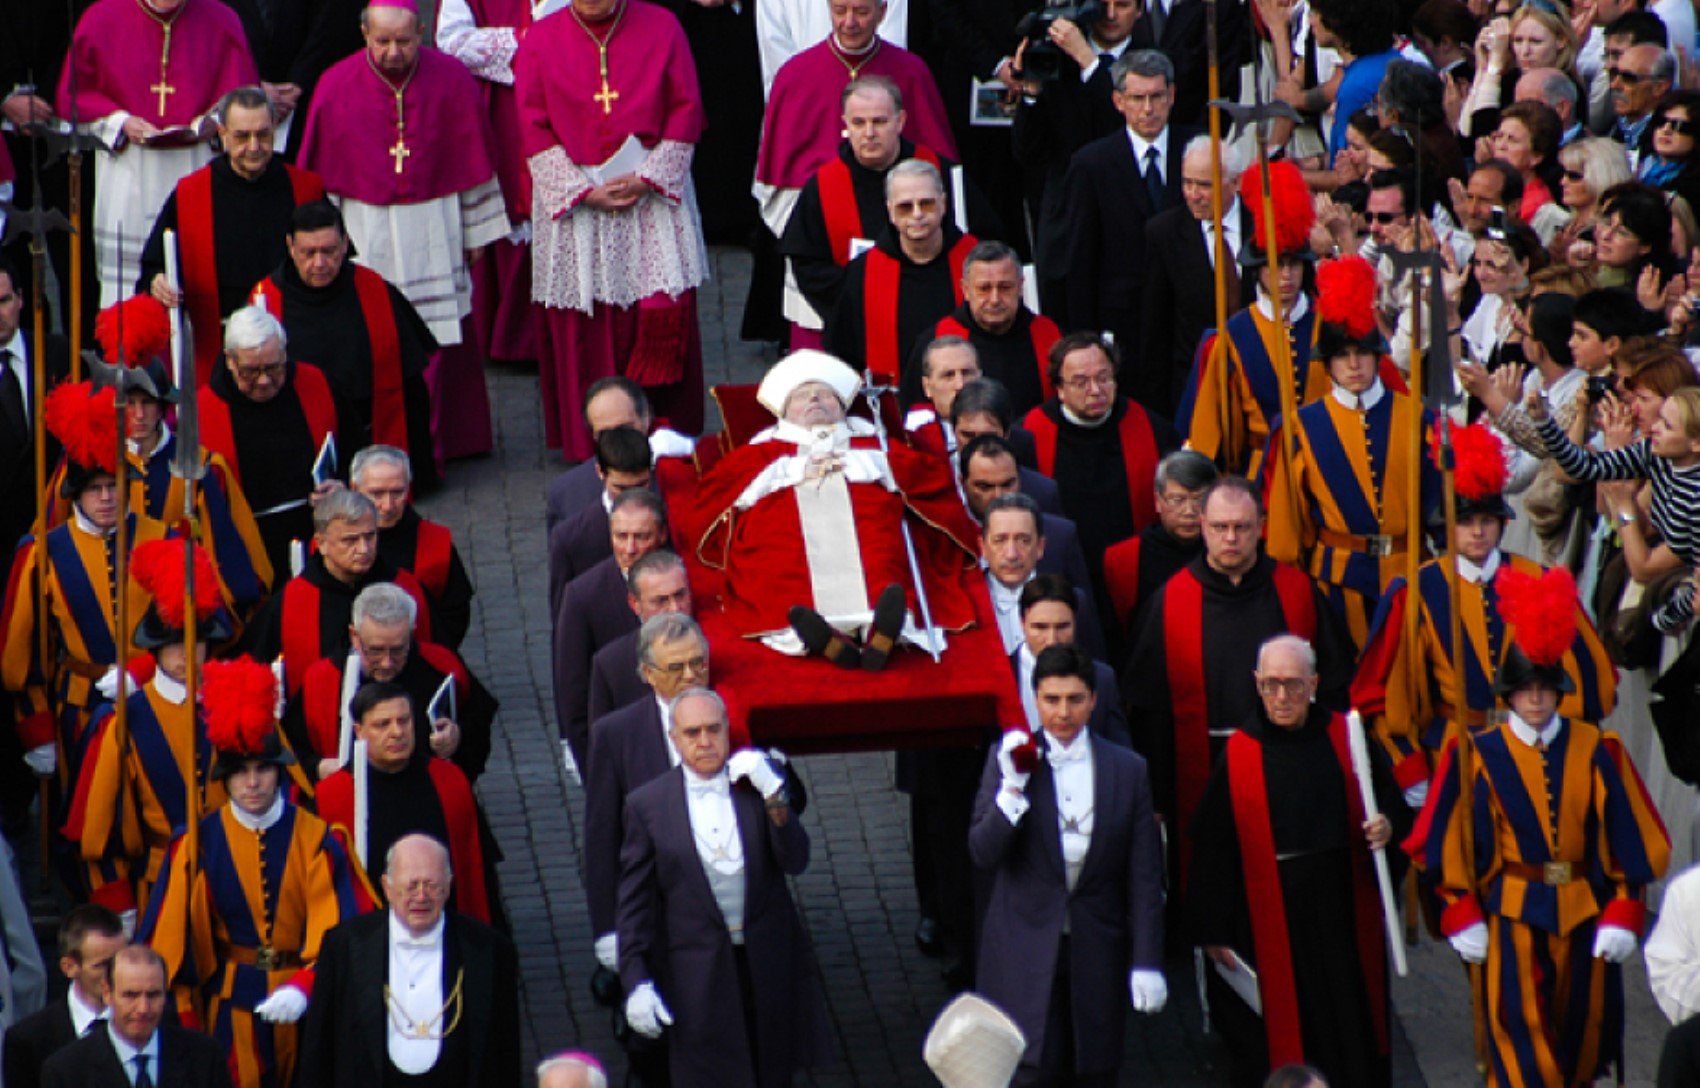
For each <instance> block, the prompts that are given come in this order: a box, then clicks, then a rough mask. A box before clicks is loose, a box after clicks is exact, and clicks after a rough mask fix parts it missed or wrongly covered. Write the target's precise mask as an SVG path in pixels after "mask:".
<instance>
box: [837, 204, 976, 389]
mask: <svg viewBox="0 0 1700 1088" xmlns="http://www.w3.org/2000/svg"><path fill="white" fill-rule="evenodd" d="M974 245H975V239H974V236H973V235H965V234H961V233H959V232H958V231H957V230H956V228H955V227H954V226H953V225H951V224H950V223H948V222H947V223H946V224H945V225H944V249H943V250H942V251H940V253H939V255H938V256H936V257H934V258H933V259H932V260H930V261H928V262H927V263H926V264H916V263H915V262H914V261H911V260H910V259H909V258H908V257H907V256H905V255H904V253H903V249H902V247H901V246H900V245H898V242H897V234H896V232H895V231H893V230H892V228H891V227H890V225H889V224H888V225H887V226H886V227H885V229H884V230H883V231H881V233H880V235H879V237H878V238H877V239H875V242H874V248H873V249H870V250H869V251H868V252H866V253H864V254H862V255H861V256H860V257H857V258H856V259H855V260H854V261H851V262H850V266H849V267H848V268H846V269H845V270H844V287H843V289H842V290H841V291H840V292H839V295H838V304H837V305H836V306H835V307H834V308H833V311H832V313H831V314H829V315H824V316H825V317H826V331H825V336H824V340H825V346H826V350H827V351H829V352H831V353H832V354H834V355H836V356H838V357H839V358H840V359H843V360H844V361H845V362H846V363H849V364H850V365H851V366H852V367H854V368H855V369H857V370H871V371H873V372H875V373H876V374H890V375H893V376H895V375H897V374H898V373H899V372H900V371H901V370H902V367H903V357H904V355H905V354H907V353H908V351H909V345H911V344H913V343H914V342H915V338H916V337H917V336H920V335H921V333H922V332H924V331H925V330H927V329H930V328H932V326H933V323H934V322H935V321H937V320H938V319H939V318H941V317H943V316H944V315H946V314H948V313H950V312H951V311H952V310H954V309H956V307H957V305H958V304H960V303H961V302H962V262H963V260H964V259H965V258H966V257H967V256H968V252H969V250H971V249H973V248H974Z"/></svg>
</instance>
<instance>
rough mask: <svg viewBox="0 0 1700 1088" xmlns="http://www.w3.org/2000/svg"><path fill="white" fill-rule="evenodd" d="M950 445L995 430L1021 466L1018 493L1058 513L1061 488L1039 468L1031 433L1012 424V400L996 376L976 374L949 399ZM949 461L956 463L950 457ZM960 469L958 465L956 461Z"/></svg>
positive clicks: (960, 444) (965, 442) (962, 443)
mask: <svg viewBox="0 0 1700 1088" xmlns="http://www.w3.org/2000/svg"><path fill="white" fill-rule="evenodd" d="M950 430H951V434H953V435H954V436H955V441H954V442H953V443H952V444H951V448H952V449H958V450H959V449H962V448H963V447H964V446H966V445H968V443H970V442H972V441H974V439H976V438H978V437H980V436H981V435H983V434H995V435H997V436H998V437H999V438H1001V439H1003V440H1004V441H1006V442H1008V443H1009V448H1010V449H1011V450H1013V451H1014V452H1015V460H1016V463H1017V464H1018V465H1019V466H1020V468H1019V469H1018V470H1017V475H1019V476H1020V477H1021V493H1022V494H1023V495H1026V496H1027V497H1028V498H1030V499H1032V500H1033V501H1034V502H1036V503H1038V504H1039V509H1041V510H1043V511H1044V512H1045V513H1047V514H1061V513H1062V512H1063V508H1062V492H1061V491H1060V490H1059V489H1058V488H1057V482H1056V481H1055V480H1053V479H1051V478H1050V477H1049V476H1047V475H1045V474H1044V473H1043V472H1040V471H1039V468H1038V464H1039V454H1038V450H1037V448H1036V447H1035V445H1034V442H1033V436H1032V435H1031V434H1029V433H1027V432H1026V431H1024V430H1022V429H1021V428H1020V427H1017V426H1016V425H1015V404H1014V401H1012V400H1011V398H1010V395H1009V390H1007V389H1005V388H1004V387H1003V383H1002V382H999V381H998V380H997V379H996V378H975V379H974V380H973V381H971V382H968V383H967V384H966V385H964V386H963V387H962V388H961V390H959V391H958V392H957V394H956V399H954V400H952V401H951V402H950ZM951 464H952V465H956V464H957V463H956V462H955V461H954V460H953V461H952V462H951ZM957 467H958V469H960V465H957Z"/></svg>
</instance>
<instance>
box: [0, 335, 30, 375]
mask: <svg viewBox="0 0 1700 1088" xmlns="http://www.w3.org/2000/svg"><path fill="white" fill-rule="evenodd" d="M0 351H9V352H11V353H12V365H13V366H15V367H23V366H25V365H26V364H28V363H29V352H28V350H27V349H26V348H25V346H24V330H23V326H21V325H20V326H19V327H18V331H17V332H15V333H13V334H12V338H11V339H10V340H8V341H6V342H5V343H4V344H0Z"/></svg>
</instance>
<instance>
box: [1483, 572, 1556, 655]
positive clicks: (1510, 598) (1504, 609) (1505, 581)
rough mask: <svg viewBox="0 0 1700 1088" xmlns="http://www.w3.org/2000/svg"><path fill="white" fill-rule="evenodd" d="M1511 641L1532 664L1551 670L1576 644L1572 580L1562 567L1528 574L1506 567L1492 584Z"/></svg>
mask: <svg viewBox="0 0 1700 1088" xmlns="http://www.w3.org/2000/svg"><path fill="white" fill-rule="evenodd" d="M1493 588H1494V591H1495V592H1496V593H1497V594H1498V595H1499V615H1500V618H1501V619H1503V620H1504V621H1505V622H1506V623H1507V624H1508V625H1509V626H1510V628H1511V641H1512V642H1513V644H1515V645H1516V647H1517V648H1518V649H1519V650H1522V651H1523V655H1524V656H1525V657H1527V658H1528V659H1529V661H1530V662H1531V663H1532V664H1535V665H1541V666H1548V667H1550V666H1554V665H1557V664H1559V663H1560V662H1561V661H1563V660H1564V654H1565V652H1566V651H1567V650H1569V649H1570V646H1571V644H1572V643H1573V642H1575V641H1576V605H1577V597H1576V579H1575V578H1573V577H1571V575H1570V571H1568V570H1567V569H1565V568H1564V567H1554V568H1552V569H1551V570H1548V571H1546V572H1544V573H1542V574H1538V575H1537V574H1528V573H1525V572H1523V571H1520V570H1518V569H1516V568H1515V567H1513V566H1511V565H1510V564H1506V565H1504V566H1502V567H1500V568H1499V575H1498V576H1497V577H1496V578H1494V580H1493Z"/></svg>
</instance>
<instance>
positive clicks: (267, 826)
mask: <svg viewBox="0 0 1700 1088" xmlns="http://www.w3.org/2000/svg"><path fill="white" fill-rule="evenodd" d="M230 815H232V816H234V817H235V818H236V822H237V823H239V824H241V825H242V826H243V827H245V828H247V829H248V830H249V831H253V832H255V833H258V832H261V831H270V830H271V829H272V826H273V825H275V824H276V823H277V822H278V820H280V819H282V818H283V791H281V790H279V791H278V795H277V796H276V797H273V798H272V806H271V808H268V809H266V810H265V811H264V812H262V813H260V814H259V815H258V816H253V815H250V814H249V813H248V811H247V810H246V809H244V808H243V807H242V806H241V805H239V804H237V803H236V802H235V801H232V802H231V803H230Z"/></svg>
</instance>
